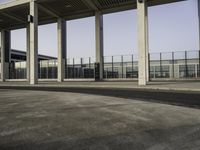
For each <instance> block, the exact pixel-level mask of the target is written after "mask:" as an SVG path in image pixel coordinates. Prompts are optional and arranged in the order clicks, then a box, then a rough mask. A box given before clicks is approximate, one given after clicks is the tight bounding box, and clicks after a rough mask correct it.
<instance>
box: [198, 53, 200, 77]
mask: <svg viewBox="0 0 200 150" xmlns="http://www.w3.org/2000/svg"><path fill="white" fill-rule="evenodd" d="M198 69H199V71H198V74H199V75H198V77H200V50H199V68H198Z"/></svg>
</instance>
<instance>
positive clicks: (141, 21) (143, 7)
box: [137, 0, 149, 85]
mask: <svg viewBox="0 0 200 150" xmlns="http://www.w3.org/2000/svg"><path fill="white" fill-rule="evenodd" d="M137 17H138V25H137V26H138V50H139V53H138V54H139V60H138V71H139V79H138V82H139V85H146V84H147V82H148V80H149V55H148V48H149V47H148V5H147V1H146V0H137Z"/></svg>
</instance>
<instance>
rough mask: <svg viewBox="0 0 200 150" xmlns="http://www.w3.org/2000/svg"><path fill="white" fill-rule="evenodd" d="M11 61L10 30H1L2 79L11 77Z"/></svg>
mask: <svg viewBox="0 0 200 150" xmlns="http://www.w3.org/2000/svg"><path fill="white" fill-rule="evenodd" d="M10 61H11V36H10V31H6V30H2V31H1V80H2V81H5V79H8V78H9V63H10Z"/></svg>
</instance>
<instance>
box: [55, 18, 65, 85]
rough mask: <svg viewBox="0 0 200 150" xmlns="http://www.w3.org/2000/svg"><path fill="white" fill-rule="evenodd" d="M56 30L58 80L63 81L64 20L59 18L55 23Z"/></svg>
mask: <svg viewBox="0 0 200 150" xmlns="http://www.w3.org/2000/svg"><path fill="white" fill-rule="evenodd" d="M57 31H58V82H63V80H64V78H65V59H66V49H67V46H66V42H67V41H66V21H65V20H64V19H61V18H59V19H58V24H57Z"/></svg>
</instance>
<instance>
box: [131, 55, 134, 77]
mask: <svg viewBox="0 0 200 150" xmlns="http://www.w3.org/2000/svg"><path fill="white" fill-rule="evenodd" d="M131 61H132V62H131V63H132V78H133V76H134V58H133V54H132V59H131Z"/></svg>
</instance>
